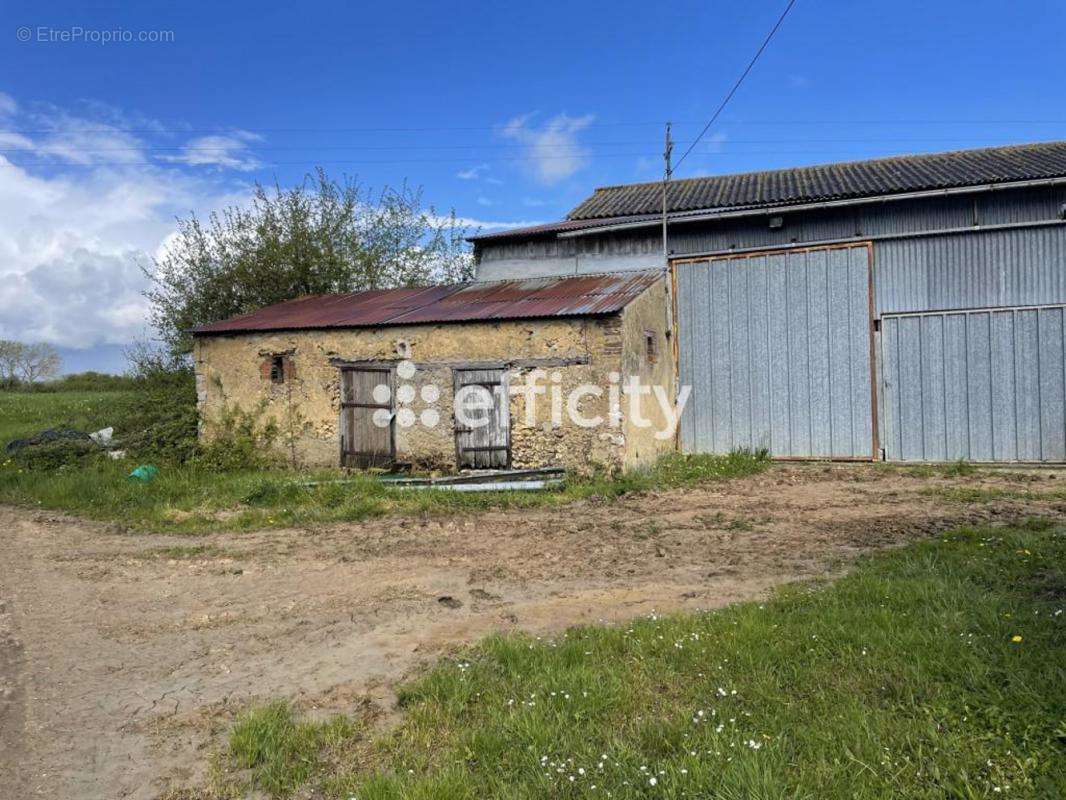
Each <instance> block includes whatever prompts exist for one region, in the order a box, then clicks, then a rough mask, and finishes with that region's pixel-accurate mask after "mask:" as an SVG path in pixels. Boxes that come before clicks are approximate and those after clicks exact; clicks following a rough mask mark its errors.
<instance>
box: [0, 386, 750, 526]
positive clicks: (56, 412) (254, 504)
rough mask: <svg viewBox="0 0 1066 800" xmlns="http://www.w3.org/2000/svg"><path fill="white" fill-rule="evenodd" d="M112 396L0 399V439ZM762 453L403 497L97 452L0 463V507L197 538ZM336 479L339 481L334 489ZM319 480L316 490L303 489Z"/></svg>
mask: <svg viewBox="0 0 1066 800" xmlns="http://www.w3.org/2000/svg"><path fill="white" fill-rule="evenodd" d="M128 400H129V394H128V393H122V392H97V393H87V392H57V393H47V394H46V393H39V394H31V393H25V392H0V442H5V443H6V442H7V441H9V440H10V439H12V438H17V437H20V436H25V435H27V434H30V433H34V432H36V431H38V430H40V429H42V428H45V427H60V426H65V427H73V428H77V429H79V430H87V431H92V430H97V429H99V428H102V427H105V426H107V425H109V424H114V423H115V422H116V419H115V418H116V416H118V415H119V414H120V413H121V409H122V405H123V403H125V402H128ZM768 464H769V460H768V458H767V457H766V454H765V453H747V452H737V453H732V454H730V455H726V456H680V455H671V456H667V457H665V458H663V459H662V460H661V461H660V462H659V463H657V464H656V465H655V466H654V467H653V468H651V469H648V470H644V471H639V472H631V473H627V474H624V475H620V476H613V477H597V478H574V479H571V480H569V481H567V483H566V484H565V485H564V486H563V487H562V488H561V489H558V490H552V491H543V492H483V493H482V492H479V493H462V492H449V491H444V490H440V491H432V490H431V491H404V490H402V489H396V488H390V487H387V486H384V485H382V484H381V483H380V482H379V481H377V480H376V479H375V478H373V477H372V476H367V475H354V476H348V475H345V474H343V473H341V472H340V471H339V470H332V471H331V470H315V471H309V472H302V473H295V472H292V471H287V470H280V469H277V470H238V471H225V472H222V471H217V470H213V469H209V468H207V467H202V466H176V465H167V464H160V472H159V475H158V477H156V478H155V479H154V480H153V481H151V482H150V483H139V482H136V481H131V480H129V479H128V477H127V476H128V474H129V472H130V471H131V470H132V469H133V467H135V466H136V465H137V462H133V461H130V460H124V461H111V460H109V459H107V458H105V457H103V456H102V455H101V456H100V457H98V458H92V459H89V460H88V461H85V462H82V463H77V464H71V465H65V466H62V467H59V468H55V469H28V468H26V467H25V465H24V464H22V463H20V462H19V461H18V460H17V459H11V458H9V457H4V458H3V459H2V460H0V502H6V503H12V504H17V505H21V506H28V507H34V508H42V509H49V510H54V511H64V512H70V513H74V514H78V515H81V516H85V517H89V518H91V519H99V520H106V521H117V522H121V523H122V524H124V525H128V526H130V527H132V528H139V529H153V530H164V531H170V532H188V533H198V532H202V531H206V530H251V529H257V528H266V527H281V526H301V525H314V524H320V523H325V522H340V521H358V520H365V519H369V518H373V517H378V516H382V515H386V514H408V515H428V514H450V513H456V512H464V511H477V510H482V509H490V508H492V509H508V508H537V507H545V506H558V505H563V504H566V503H572V502H574V501H577V500H583V499H585V500H587V499H593V498H599V499H604V500H610V499H613V498H617V497H620V496H622V495H625V494H629V493H632V492H639V491H651V490H655V489H668V488H674V487H679V486H690V485H693V484H695V483H699V482H704V481H716V480H727V479H730V478H737V477H742V476H745V475H751V474H753V473H756V472H759V471H762V470H763V469H765V468H766V467H767V466H768ZM338 478H344V479H345V480H344V481H343V482H338V480H337V479H338ZM315 480H317V481H320V483H319V485H317V486H307V485H305V484H306V483H308V482H309V481H315Z"/></svg>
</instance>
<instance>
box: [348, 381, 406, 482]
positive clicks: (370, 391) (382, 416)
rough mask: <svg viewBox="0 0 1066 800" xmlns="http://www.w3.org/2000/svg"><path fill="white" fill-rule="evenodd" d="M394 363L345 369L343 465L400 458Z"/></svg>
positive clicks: (386, 462) (378, 464)
mask: <svg viewBox="0 0 1066 800" xmlns="http://www.w3.org/2000/svg"><path fill="white" fill-rule="evenodd" d="M393 383H394V381H393V377H392V369H391V368H390V367H359V368H347V367H346V368H344V369H342V370H341V426H340V427H341V465H342V466H345V467H384V466H389V465H390V464H392V463H393V461H395V459H396V437H395V424H396V422H395V415H394V413H393V394H394V392H393V388H394V387H393Z"/></svg>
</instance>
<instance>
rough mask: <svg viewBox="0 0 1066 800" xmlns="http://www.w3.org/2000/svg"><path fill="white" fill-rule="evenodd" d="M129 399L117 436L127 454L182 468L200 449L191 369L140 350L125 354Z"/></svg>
mask: <svg viewBox="0 0 1066 800" xmlns="http://www.w3.org/2000/svg"><path fill="white" fill-rule="evenodd" d="M130 360H131V361H132V362H133V365H134V377H133V389H134V394H133V399H132V401H131V402H130V404H129V407H128V408H127V409H125V414H124V417H123V419H121V420H120V421H119V422H117V423H116V433H117V435H118V436H119V437H120V438H121V439H122V443H123V446H124V447H125V448H126V449H127V450H128V451H129V452H130V454H131V455H134V456H137V457H142V458H147V457H151V458H152V459H154V460H157V461H166V462H171V463H178V464H184V463H187V462H189V461H190V460H191V459H193V458H194V457H195V456H196V455H197V452H198V450H199V444H198V442H197V430H198V419H197V412H196V379H195V376H194V375H193V370H192V366H191V365H190V364H189V363H188V362H186V361H184V360H181V359H174V358H170V357H168V356H165V355H162V354H160V353H159V352H158V351H152V350H150V349H148V348H145V347H141V348H139V349H135V350H134V351H133V352H131V354H130Z"/></svg>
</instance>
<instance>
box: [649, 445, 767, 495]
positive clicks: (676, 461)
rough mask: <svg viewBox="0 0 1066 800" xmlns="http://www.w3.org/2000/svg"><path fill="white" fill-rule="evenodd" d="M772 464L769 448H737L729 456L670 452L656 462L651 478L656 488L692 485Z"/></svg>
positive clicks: (745, 472) (724, 478)
mask: <svg viewBox="0 0 1066 800" xmlns="http://www.w3.org/2000/svg"><path fill="white" fill-rule="evenodd" d="M769 465H770V454H769V452H768V451H766V450H755V451H753V450H734V451H733V452H731V453H728V454H726V455H706V454H683V453H671V454H669V455H666V456H663V457H662V458H661V459H659V461H658V462H656V464H655V466H654V467H653V468H652V469H651V471H650V477H651V479H652V481H653V482H654V484H655V487H656V488H672V487H678V486H690V485H692V484H694V483H700V482H703V481H716V480H727V479H730V478H743V477H746V476H748V475H755V474H756V473H759V472H762V471H763V470H765V469H766V468H767V467H768V466H769Z"/></svg>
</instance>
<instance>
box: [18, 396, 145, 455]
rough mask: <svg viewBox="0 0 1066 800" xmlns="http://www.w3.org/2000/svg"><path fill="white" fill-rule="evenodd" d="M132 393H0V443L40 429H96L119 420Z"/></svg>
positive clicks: (90, 430)
mask: <svg viewBox="0 0 1066 800" xmlns="http://www.w3.org/2000/svg"><path fill="white" fill-rule="evenodd" d="M133 396H134V394H133V392H118V391H116V392H0V445H4V444H7V443H8V442H9V441H11V440H12V439H19V438H22V437H24V436H28V435H30V434H32V433H37V431H40V430H42V429H43V428H74V429H76V430H82V431H86V432H92V431H98V430H100V429H101V428H106V427H108V426H113V425H115V424H116V423H117V422H118V417H119V416H120V415H121V414H122V410H123V407H124V406H125V405H126V404H128V403H129V402H130V401H131V399H132V398H133Z"/></svg>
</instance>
